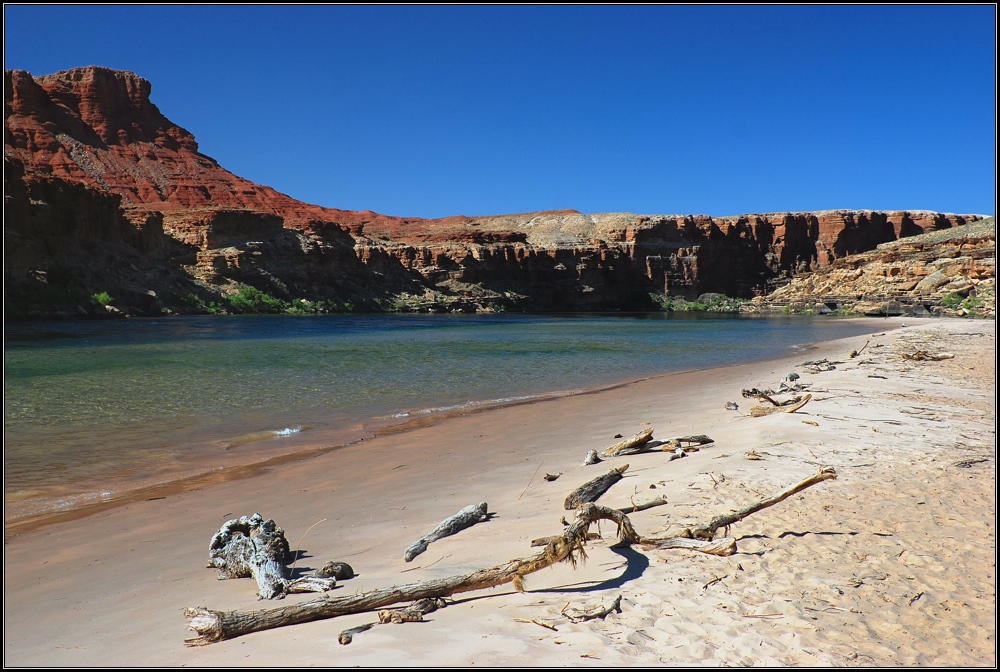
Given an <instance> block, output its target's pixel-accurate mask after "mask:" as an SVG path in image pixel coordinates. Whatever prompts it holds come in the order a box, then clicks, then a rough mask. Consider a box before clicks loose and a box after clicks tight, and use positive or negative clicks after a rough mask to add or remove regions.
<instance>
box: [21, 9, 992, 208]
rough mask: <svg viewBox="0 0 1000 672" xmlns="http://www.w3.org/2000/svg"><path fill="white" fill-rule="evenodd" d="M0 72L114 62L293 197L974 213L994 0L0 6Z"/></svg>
mask: <svg viewBox="0 0 1000 672" xmlns="http://www.w3.org/2000/svg"><path fill="white" fill-rule="evenodd" d="M4 14H5V16H4V19H5V21H4V60H5V67H6V68H8V69H12V68H19V69H24V70H28V71H30V72H31V73H32V74H36V75H40V74H48V73H52V72H56V71H58V70H65V69H67V68H71V67H78V66H83V65H103V66H107V67H110V68H117V69H125V70H132V71H134V72H136V73H138V74H139V75H141V76H143V77H145V78H146V79H148V80H150V81H151V82H152V84H153V93H152V99H153V102H154V103H156V104H157V105H158V106H159V108H160V109H161V110H162V111H163V113H164V114H165V115H166V116H167V117H169V118H170V119H171V120H172V121H174V122H175V123H177V124H178V125H180V126H182V127H184V128H187V129H188V130H189V131H191V132H192V133H194V134H195V136H196V137H197V139H198V141H199V143H200V145H201V149H202V151H203V152H204V153H206V154H208V155H209V156H212V157H214V158H215V159H217V160H218V161H219V162H220V163H221V164H222V165H223V166H224V167H226V168H228V169H229V170H231V171H233V172H234V173H236V174H238V175H241V176H243V177H246V178H248V179H251V180H253V181H255V182H258V183H262V184H267V185H270V186H272V187H274V188H276V189H278V190H279V191H282V192H285V193H287V194H289V195H291V196H293V197H295V198H299V199H301V200H304V201H308V202H311V203H318V204H321V205H327V206H332V207H338V208H346V209H354V210H361V209H371V210H375V211H378V212H383V213H387V214H393V215H402V216H423V217H438V216H446V215H456V214H465V215H485V214H500V213H510V212H529V211H534V210H545V209H557V208H575V209H577V210H580V211H583V212H608V211H631V212H639V213H704V214H710V215H731V214H739V213H747V212H772V211H783V210H817V209H827V208H878V209H929V210H940V211H949V212H974V213H983V214H993V213H995V211H996V187H995V184H996V8H995V7H994V6H993V5H970V6H909V7H905V6H904V7H894V6H824V7H821V6H794V7H780V6H760V7H746V6H710V7H685V6H632V7H606V6H605V7H596V6H580V7H556V6H491V7H444V6H428V7H412V6H381V7H356V6H292V7H277V6H246V7H235V8H233V7H223V6H152V7H149V6H90V7H76V6H40V7H36V6H12V5H8V6H6V7H5V8H4Z"/></svg>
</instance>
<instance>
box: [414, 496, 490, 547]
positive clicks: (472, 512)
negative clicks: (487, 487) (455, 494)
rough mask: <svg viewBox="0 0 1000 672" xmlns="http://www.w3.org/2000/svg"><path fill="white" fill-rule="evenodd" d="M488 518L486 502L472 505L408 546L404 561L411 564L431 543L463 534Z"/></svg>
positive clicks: (446, 519)
mask: <svg viewBox="0 0 1000 672" xmlns="http://www.w3.org/2000/svg"><path fill="white" fill-rule="evenodd" d="M487 517H488V516H487V513H486V502H480V503H479V504H470V505H469V506H467V507H465V508H464V509H462V510H461V511H459V512H458V513H456V514H455V515H454V516H451V517H450V518H445V519H444V520H442V521H441V523H440V524H439V525H438V526H437V527H435V528H434V531H433V532H431V533H430V534H425V535H424V536H422V537H420V538H419V539H417V540H416V541H414V542H413V543H412V544H410V545H409V546H407V547H406V551H404V552H403V559H404V560H406V561H407V562H410V561H411V560H413V558H415V557H417V556H418V555H420V554H421V553H423V552H424V551H426V550H427V546H428V545H429V544H430V543H431V542H433V541H437V540H438V539H443V538H444V537H450V536H451V535H453V534H456V533H457V532H461V531H462V530H464V529H465V528H467V527H472V526H473V525H475V524H476V523H481V522H482V521H484V520H486V518H487Z"/></svg>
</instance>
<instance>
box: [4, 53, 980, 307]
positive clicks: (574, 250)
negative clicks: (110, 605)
mask: <svg viewBox="0 0 1000 672" xmlns="http://www.w3.org/2000/svg"><path fill="white" fill-rule="evenodd" d="M4 86H5V88H4V93H5V103H6V105H5V128H6V132H5V143H4V157H5V172H4V176H5V178H4V179H5V184H6V191H5V193H6V194H7V201H6V204H5V221H6V222H7V223H6V226H5V234H4V235H5V243H7V245H6V248H7V251H6V255H7V256H6V262H7V266H6V267H7V269H8V273H7V279H6V282H7V284H8V285H9V286H11V285H13V286H15V289H16V286H17V285H18V283H29V284H30V282H39V280H37V278H39V277H44V276H45V272H47V270H48V269H51V268H61V269H64V270H69V271H71V274H72V275H74V276H75V277H76V280H77V281H78V283H79V284H80V285H81V286H82V287H83V289H86V290H88V291H89V290H92V291H95V292H96V291H108V292H111V293H112V294H115V293H116V292H117V294H116V296H123V297H125V298H123V299H121V301H122V302H123V304H124V305H125V306H126V307H127V308H130V309H132V312H134V313H141V312H144V311H145V312H146V313H149V312H154V313H155V312H158V311H160V310H162V309H164V308H171V309H176V310H180V311H184V310H185V306H188V307H189V308H191V309H192V310H197V306H198V305H199V304H198V302H197V301H196V302H194V303H192V301H191V300H189V299H191V296H192V295H193V296H195V297H197V298H198V300H200V301H202V302H203V301H209V300H211V299H213V298H217V299H220V300H222V299H224V297H225V296H226V295H227V294H231V293H233V292H235V291H237V288H238V287H239V285H250V286H253V287H256V288H258V289H260V290H262V291H265V292H267V293H269V294H270V295H273V296H276V297H278V298H280V299H282V300H284V301H301V300H302V299H307V300H309V301H318V300H329V301H335V302H339V303H341V304H350V305H352V306H354V307H355V308H365V309H375V310H498V309H508V310H510V309H513V310H630V309H647V308H652V307H655V304H653V303H652V301H651V299H650V297H649V295H650V293H663V294H672V295H680V296H685V297H687V298H694V297H696V296H698V295H699V294H702V293H705V292H718V293H724V294H728V295H730V296H740V297H752V296H756V295H761V294H764V293H766V292H768V291H770V290H772V289H774V287H775V283H776V282H780V281H781V280H782V279H785V278H790V277H791V276H792V275H794V274H797V273H798V274H801V273H806V272H810V271H814V270H816V269H820V268H825V267H828V266H829V265H830V264H832V263H833V262H834V261H835V260H836V259H839V258H842V257H844V256H846V255H849V254H853V253H857V252H863V251H866V250H871V249H873V248H874V247H875V246H877V245H878V244H880V243H884V242H888V241H892V240H896V239H898V238H901V237H906V236H911V235H916V234H919V233H923V232H924V231H928V230H936V229H942V228H950V227H952V226H957V225H961V224H965V223H966V222H969V221H974V220H976V219H979V217H977V216H975V215H951V214H941V213H930V212H879V211H855V210H836V211H824V212H816V213H769V214H753V215H740V216H735V217H714V218H713V217H709V216H707V215H636V214H632V213H602V214H589V215H588V214H583V213H579V212H576V211H574V210H557V211H547V212H537V213H526V214H515V215H500V216H489V217H464V216H456V217H446V218H443V219H419V218H401V217H391V216H387V215H381V214H378V213H375V212H371V211H361V212H356V211H348V210H338V209H335V208H325V207H321V206H317V205H310V204H308V203H303V202H301V201H297V200H295V199H293V198H291V197H289V196H287V195H285V194H282V193H279V192H277V191H275V190H274V189H271V188H270V187H266V186H261V185H257V184H254V183H252V182H250V181H248V180H245V179H243V178H241V177H239V176H237V175H234V174H232V173H231V172H229V171H227V170H226V169H224V168H223V167H221V166H220V165H219V164H218V163H217V162H216V161H215V160H214V159H212V158H210V157H208V156H205V155H204V154H201V153H200V152H199V151H198V143H197V142H196V141H195V138H194V136H193V135H192V134H191V133H189V132H188V131H186V130H185V129H183V128H181V127H180V126H178V125H176V124H174V123H172V122H171V121H170V120H169V119H167V118H166V117H164V116H163V114H161V113H160V111H159V109H158V108H157V107H156V105H154V104H153V103H152V102H151V101H150V93H151V91H152V86H151V84H150V83H149V82H148V81H146V80H145V79H143V78H141V77H139V76H138V75H136V74H134V73H131V72H123V71H116V70H110V69H107V68H101V67H93V66H92V67H85V68H75V69H72V70H67V71H64V72H59V73H56V74H53V75H44V76H40V77H35V76H32V75H31V74H29V73H27V72H25V71H21V70H14V71H7V72H6V74H5V83H4ZM37 271H42V272H43V273H42V274H41V275H39V274H38V273H37ZM32 278H35V280H32ZM151 296H152V297H155V299H150V297H151ZM128 297H141V298H137V299H135V300H134V301H133V300H132V299H130V298H128ZM182 299H184V300H183V301H182ZM185 301H187V303H185ZM139 304H141V306H142V307H140V306H139ZM192 306H193V307H192ZM84 308H86V307H84ZM42 312H45V311H44V310H43V311H42Z"/></svg>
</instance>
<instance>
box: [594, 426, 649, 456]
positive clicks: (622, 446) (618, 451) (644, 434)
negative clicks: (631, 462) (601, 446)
mask: <svg viewBox="0 0 1000 672" xmlns="http://www.w3.org/2000/svg"><path fill="white" fill-rule="evenodd" d="M652 438H653V428H652V427H649V428H647V429H644V430H642V431H641V432H639V433H638V434H635V435H633V436H630V437H629V438H627V439H625V440H623V441H619V442H618V443H616V444H615V445H613V446H611V447H610V448H608V449H606V450H605V451H604V452H603V453H601V457H614V456H615V455H622V454H624V452H625V451H626V450H628V449H629V448H634V447H635V446H641V445H642V444H644V443H647V442H648V441H649V440H650V439H652Z"/></svg>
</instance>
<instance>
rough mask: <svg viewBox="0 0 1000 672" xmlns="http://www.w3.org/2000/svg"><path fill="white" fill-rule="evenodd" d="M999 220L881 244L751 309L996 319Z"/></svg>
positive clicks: (795, 283) (798, 280)
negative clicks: (944, 315)
mask: <svg viewBox="0 0 1000 672" xmlns="http://www.w3.org/2000/svg"><path fill="white" fill-rule="evenodd" d="M996 258H997V244H996V218H995V217H988V218H986V219H984V220H982V221H978V222H975V223H972V224H969V225H967V226H963V227H960V228H953V229H945V230H940V231H934V232H931V233H926V234H922V235H918V236H913V237H909V238H903V239H901V240H896V241H893V242H890V243H883V244H881V245H879V246H878V247H877V248H876V249H875V250H872V251H869V252H863V253H860V254H855V255H851V256H848V257H844V258H842V259H837V260H836V261H834V262H833V264H831V265H830V266H828V267H826V268H822V269H819V270H817V271H815V272H813V273H810V274H807V275H803V276H802V277H798V278H795V279H794V280H792V282H790V283H789V284H788V285H786V286H784V287H782V288H780V289H778V290H776V291H775V292H773V293H772V294H770V295H769V296H766V297H758V298H757V299H755V300H754V304H753V306H752V307H754V308H757V309H760V310H766V309H770V310H777V309H780V310H787V311H788V312H798V313H829V312H833V311H842V312H851V313H860V314H864V315H885V316H889V315H916V316H923V315H929V314H932V313H934V314H946V315H959V316H964V315H975V316H978V317H994V318H995V317H996Z"/></svg>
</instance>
